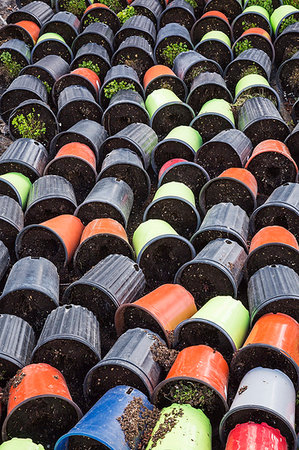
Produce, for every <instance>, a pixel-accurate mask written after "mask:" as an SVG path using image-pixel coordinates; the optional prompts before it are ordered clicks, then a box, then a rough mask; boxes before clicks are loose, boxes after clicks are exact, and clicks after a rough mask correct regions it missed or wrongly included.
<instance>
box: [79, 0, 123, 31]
mask: <svg viewBox="0 0 299 450" xmlns="http://www.w3.org/2000/svg"><path fill="white" fill-rule="evenodd" d="M94 22H103V23H105V24H106V25H108V26H109V27H110V28H111V30H112V31H113V33H116V32H117V31H118V30H119V29H120V26H121V25H120V21H119V18H118V17H117V15H116V14H115V12H114V11H112V10H111V9H110V8H108V6H106V5H105V4H102V3H100V2H97V3H93V4H92V5H89V6H88V7H87V8H86V10H85V11H84V14H83V16H82V19H81V30H84V29H85V28H86V27H87V26H88V25H90V24H91V23H94Z"/></svg>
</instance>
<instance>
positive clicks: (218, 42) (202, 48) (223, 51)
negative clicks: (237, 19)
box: [194, 30, 233, 70]
mask: <svg viewBox="0 0 299 450" xmlns="http://www.w3.org/2000/svg"><path fill="white" fill-rule="evenodd" d="M194 50H195V51H196V52H198V53H200V54H201V55H203V56H205V57H206V58H208V59H213V60H214V61H216V62H217V63H218V64H219V65H220V66H221V67H222V69H223V70H224V69H225V68H226V66H227V65H228V64H229V63H230V62H231V61H232V59H233V52H232V49H231V41H230V38H229V37H228V36H227V34H225V33H223V32H222V31H217V30H216V31H208V33H206V34H204V36H203V37H202V38H201V40H200V42H199V43H198V44H197V45H196V46H195V49H194Z"/></svg>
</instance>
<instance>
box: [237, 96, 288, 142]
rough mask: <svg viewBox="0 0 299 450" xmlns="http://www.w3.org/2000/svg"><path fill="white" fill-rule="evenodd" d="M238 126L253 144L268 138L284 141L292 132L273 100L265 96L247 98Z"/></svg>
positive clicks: (240, 113)
mask: <svg viewBox="0 0 299 450" xmlns="http://www.w3.org/2000/svg"><path fill="white" fill-rule="evenodd" d="M238 128H239V130H241V131H243V133H245V134H246V136H247V137H249V139H250V140H251V142H252V144H253V146H256V145H257V144H259V143H260V142H262V141H265V140H266V139H277V140H278V141H282V142H283V141H284V140H285V139H286V137H287V136H288V134H289V133H290V129H289V127H288V125H287V124H286V122H285V121H284V120H283V118H282V117H281V115H280V114H279V112H278V110H277V109H276V108H275V106H274V104H273V103H272V102H271V100H269V99H268V98H263V97H255V98H250V99H248V100H246V102H245V103H244V105H243V106H242V107H241V108H240V112H239V119H238Z"/></svg>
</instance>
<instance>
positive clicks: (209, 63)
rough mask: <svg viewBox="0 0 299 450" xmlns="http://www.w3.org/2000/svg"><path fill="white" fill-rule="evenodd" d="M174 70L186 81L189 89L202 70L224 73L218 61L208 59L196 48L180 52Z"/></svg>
mask: <svg viewBox="0 0 299 450" xmlns="http://www.w3.org/2000/svg"><path fill="white" fill-rule="evenodd" d="M173 71H174V73H175V74H176V75H177V76H178V77H179V78H180V79H181V80H183V81H184V82H185V84H186V86H187V88H188V89H189V88H190V86H191V83H192V81H193V80H194V78H196V77H197V76H198V75H199V74H200V73H202V72H206V71H208V72H216V73H219V74H220V75H221V74H222V69H221V67H220V65H219V64H218V63H217V62H216V61H214V60H212V59H207V58H205V57H204V56H203V55H200V54H199V53H197V52H196V51H194V50H189V51H188V52H183V53H180V54H179V55H178V56H177V57H176V58H175V60H174V63H173Z"/></svg>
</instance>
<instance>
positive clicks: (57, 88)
mask: <svg viewBox="0 0 299 450" xmlns="http://www.w3.org/2000/svg"><path fill="white" fill-rule="evenodd" d="M74 84H76V85H80V86H83V87H86V88H87V89H88V90H89V91H90V92H91V93H92V95H93V96H94V98H95V100H96V101H97V100H98V97H99V89H100V86H101V81H100V79H99V77H98V76H97V74H96V73H95V72H94V71H93V70H91V69H86V68H83V67H79V68H78V69H75V70H72V71H71V72H70V73H67V74H66V75H63V76H62V77H60V78H59V79H58V80H57V81H56V82H55V84H54V86H53V90H52V97H53V100H54V102H55V103H57V101H58V97H59V94H60V93H61V92H62V91H63V89H65V88H66V87H68V86H70V85H74Z"/></svg>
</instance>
